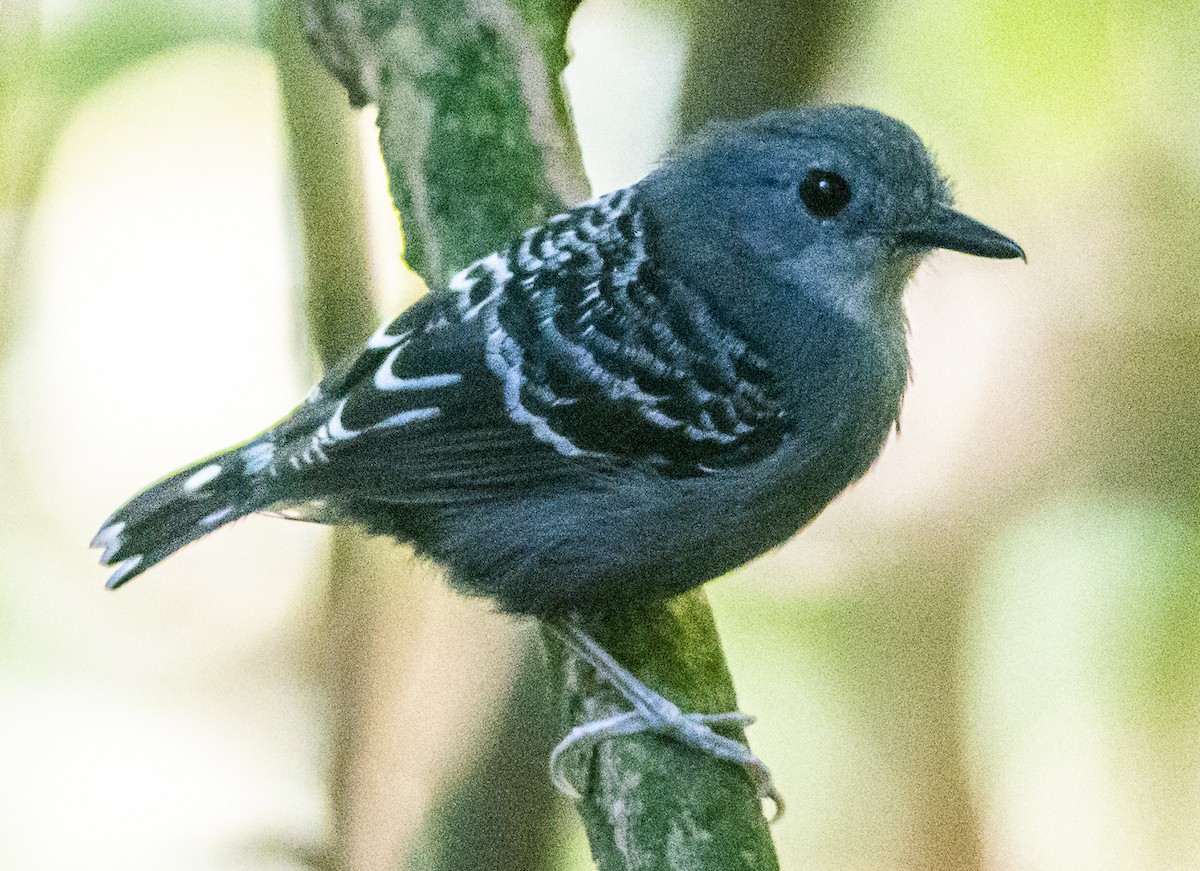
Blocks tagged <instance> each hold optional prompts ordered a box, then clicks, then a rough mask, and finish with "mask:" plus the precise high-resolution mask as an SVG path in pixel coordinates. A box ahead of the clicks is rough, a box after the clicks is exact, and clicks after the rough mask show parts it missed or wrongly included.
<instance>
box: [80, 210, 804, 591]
mask: <svg viewBox="0 0 1200 871" xmlns="http://www.w3.org/2000/svg"><path fill="white" fill-rule="evenodd" d="M638 199H639V197H638V192H637V189H636V187H634V188H627V189H623V190H619V191H616V192H614V193H611V194H608V195H606V196H603V197H600V198H598V199H596V200H593V201H591V202H589V203H585V204H584V205H581V206H579V207H577V208H575V209H573V210H572V211H569V212H567V213H565V214H562V215H558V216H556V217H553V218H551V219H550V220H549V221H548V222H547V223H546V224H545V225H544V226H542V227H538V228H535V229H532V230H529V231H528V232H526V233H525V234H524V236H523V237H522V238H521V239H520V240H518V241H516V242H514V243H513V244H512V245H510V246H509V247H507V248H505V249H503V250H501V251H499V252H497V253H494V254H491V255H489V256H487V257H484V258H483V259H481V260H479V261H477V262H476V263H474V264H472V265H471V266H469V267H468V268H467V269H465V270H463V271H462V272H461V273H459V274H458V275H457V276H456V277H455V278H454V279H453V280H452V281H451V284H450V288H449V290H448V291H443V292H435V293H431V294H430V295H428V296H427V297H426V298H424V299H423V300H422V301H421V302H419V303H418V304H416V305H415V306H413V307H412V308H411V309H409V310H407V311H406V312H404V313H403V314H401V315H400V316H399V317H398V318H397V319H396V320H394V321H392V322H391V323H388V324H385V325H384V326H383V327H381V328H380V329H379V331H377V332H376V333H375V334H374V335H373V336H372V337H371V338H370V339H369V340H368V341H367V344H366V348H365V349H364V351H363V353H362V354H361V355H360V356H359V357H358V358H357V359H355V360H353V361H351V362H350V363H348V364H346V365H344V366H342V367H340V368H339V369H337V370H335V371H333V372H331V373H329V374H328V375H327V376H326V378H325V379H324V380H322V382H321V383H320V384H318V385H317V386H316V387H315V388H314V389H313V391H312V393H311V394H310V395H309V397H308V399H307V400H306V401H305V403H304V404H302V405H301V406H300V407H299V408H297V409H296V410H295V411H294V412H293V413H292V414H291V415H290V416H289V417H288V418H286V419H285V420H284V421H283V422H282V423H280V424H279V425H277V426H276V427H275V428H273V429H271V430H269V431H267V432H265V433H264V434H262V435H260V436H258V437H257V438H255V439H253V440H251V441H250V442H248V443H246V444H244V445H242V446H240V447H236V448H233V449H231V450H229V451H227V452H225V453H223V454H220V455H218V456H215V457H212V458H210V459H209V460H207V461H204V462H202V463H198V464H196V465H194V466H192V467H190V468H187V469H185V470H183V471H181V472H179V473H177V474H175V475H172V476H171V477H169V478H167V479H165V480H164V481H162V482H160V483H158V484H156V485H155V486H153V487H151V488H150V489H148V490H146V491H145V492H143V493H141V494H140V495H139V496H137V497H135V498H134V499H133V500H131V501H130V502H129V503H128V504H127V505H125V506H124V507H122V508H121V509H120V510H118V511H117V512H116V513H115V514H114V515H113V516H112V517H111V518H109V520H108V521H106V523H105V525H104V527H103V528H102V529H101V531H100V532H99V533H98V535H97V536H96V539H95V541H94V542H93V544H94V546H97V547H103V548H104V553H103V556H102V561H103V562H104V563H105V564H107V565H115V566H116V571H115V572H114V573H113V575H112V577H111V578H110V580H109V586H110V587H115V586H119V585H120V584H122V583H124V582H126V581H128V580H130V579H131V578H133V577H134V576H136V575H137V574H139V573H141V572H142V571H144V570H146V569H147V568H149V567H150V566H152V565H154V564H155V563H158V562H159V561H161V560H162V559H164V558H166V557H167V556H169V555H170V554H171V553H173V552H174V551H176V550H178V549H179V548H181V547H183V546H184V545H186V544H188V543H189V542H192V541H194V540H196V539H198V538H200V537H201V536H203V535H206V534H207V533H209V532H212V531H213V530H214V529H216V528H218V527H220V526H222V525H224V524H226V523H229V522H231V521H233V520H236V519H238V518H240V517H243V516H245V515H247V514H249V513H252V512H254V511H258V510H262V509H266V508H287V507H289V506H303V505H306V504H308V505H312V504H319V505H320V506H322V507H321V510H320V511H316V512H314V511H312V510H309V511H308V512H307V513H308V516H309V517H310V518H314V519H321V520H350V521H357V522H360V523H364V524H365V525H367V526H368V527H370V528H373V529H375V530H377V531H383V532H389V533H392V534H395V535H397V536H398V537H401V538H407V539H410V540H414V541H416V543H417V545H418V547H420V546H421V538H422V536H423V535H424V534H426V532H427V531H428V530H429V528H430V526H429V524H430V523H431V522H432V520H433V519H436V517H437V513H438V511H439V510H443V509H446V508H453V509H455V510H462V509H463V508H464V507H466V506H469V505H470V504H472V503H476V504H481V508H480V510H486V506H485V505H483V503H495V502H496V501H497V500H500V501H510V500H511V501H520V500H522V499H527V498H530V497H535V496H538V495H546V494H553V493H555V492H557V491H559V490H561V489H563V488H574V489H578V488H581V487H583V488H587V487H595V488H603V486H604V482H605V480H606V476H609V475H612V474H614V473H615V472H617V471H618V470H620V469H623V468H626V469H627V468H628V467H630V466H640V467H644V468H646V469H647V470H652V471H653V472H654V473H655V474H659V475H662V476H665V477H667V478H675V479H680V478H690V477H695V476H705V475H712V474H719V472H720V470H721V469H723V468H727V467H732V466H741V465H745V464H748V463H752V462H754V461H755V460H757V459H760V458H762V457H764V456H766V455H767V454H769V453H771V452H772V451H774V450H775V449H776V448H777V447H778V445H779V442H780V439H781V438H782V436H783V433H784V429H785V425H786V421H785V416H784V413H783V410H782V408H781V404H780V400H779V397H778V395H777V391H776V388H775V385H774V381H773V378H772V375H771V373H770V371H769V370H768V367H767V364H766V362H765V361H764V359H763V358H762V357H760V356H759V355H758V354H756V353H755V352H754V350H753V349H751V348H749V347H747V345H746V343H745V342H744V341H743V340H742V338H740V337H739V336H737V335H735V334H734V333H733V331H732V330H731V328H730V326H729V325H728V324H723V323H721V322H720V321H719V320H718V318H717V317H716V316H715V315H714V313H713V311H712V310H711V309H710V307H709V306H708V305H706V303H705V302H704V300H703V299H702V298H701V297H700V296H699V295H697V294H696V293H694V292H693V291H692V290H690V289H689V288H688V287H685V286H682V285H681V284H679V283H678V282H676V281H673V280H672V279H671V278H670V277H669V276H667V275H665V274H664V271H663V270H661V269H659V268H658V266H657V264H656V258H655V251H654V244H655V228H654V227H653V226H651V225H650V224H651V219H650V216H648V215H647V214H646V212H645V211H644V210H643V209H641V208H640V206H639V202H638ZM302 513H303V512H302Z"/></svg>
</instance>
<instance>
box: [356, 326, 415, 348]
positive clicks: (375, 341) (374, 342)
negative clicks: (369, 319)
mask: <svg viewBox="0 0 1200 871" xmlns="http://www.w3.org/2000/svg"><path fill="white" fill-rule="evenodd" d="M394 323H395V321H384V322H383V323H382V324H380V325H379V329H377V330H376V331H375V332H374V333H372V334H371V338H369V339H367V347H368V348H390V347H392V346H393V345H399V344H401V343H402V342H405V341H407V339H408V338H409V337H410V336H411V335H412V330H405V331H404V332H402V333H400V334H399V335H395V336H393V335H389V334H388V328H389V327H391V326H392V324H394Z"/></svg>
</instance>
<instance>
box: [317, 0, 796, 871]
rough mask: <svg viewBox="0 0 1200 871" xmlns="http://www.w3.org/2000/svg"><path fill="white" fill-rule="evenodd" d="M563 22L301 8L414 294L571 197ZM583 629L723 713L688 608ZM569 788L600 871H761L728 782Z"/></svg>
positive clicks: (732, 772) (647, 753) (679, 777)
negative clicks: (375, 152) (371, 110)
mask: <svg viewBox="0 0 1200 871" xmlns="http://www.w3.org/2000/svg"><path fill="white" fill-rule="evenodd" d="M576 6H577V0H513V2H506V0H309V3H308V5H307V7H306V9H307V25H308V31H309V37H310V40H311V41H312V43H313V45H314V47H315V49H316V51H317V53H318V55H319V56H320V57H321V58H322V60H323V62H324V63H325V65H326V67H327V69H329V71H330V72H331V73H332V74H333V75H334V76H335V77H337V78H338V79H339V80H340V81H341V82H342V83H343V84H344V85H345V86H346V89H347V93H348V95H349V97H350V100H351V102H352V103H354V104H356V105H363V104H365V103H368V102H375V103H377V104H378V106H379V127H380V146H381V148H382V151H383V156H384V161H385V163H386V165H387V169H388V176H389V179H390V182H391V190H392V196H393V199H394V201H395V203H396V207H397V209H398V210H399V212H400V215H401V218H402V222H403V226H404V231H405V250H406V259H407V260H408V262H409V265H410V266H412V267H413V269H415V270H416V271H417V272H418V273H420V274H421V275H422V276H424V277H425V279H426V281H427V282H429V283H430V284H431V285H433V286H442V285H444V283H445V282H446V280H447V279H448V278H449V277H450V276H451V275H452V274H453V273H454V272H455V271H456V270H458V269H460V268H462V267H463V266H465V265H466V264H467V263H469V262H471V261H472V260H474V259H475V258H477V257H479V256H481V255H484V254H486V253H488V252H489V251H492V250H494V249H496V248H497V247H499V246H501V245H503V244H505V243H506V242H508V241H509V240H510V239H512V238H515V237H516V236H518V235H519V234H520V233H521V232H523V231H524V230H525V229H526V228H528V227H529V226H532V225H535V224H537V223H539V222H541V221H543V220H544V219H545V218H546V217H548V216H549V215H551V214H553V213H554V212H556V211H558V210H560V209H561V208H563V207H564V206H566V205H569V204H572V203H574V202H577V201H579V200H581V199H583V198H584V197H585V196H586V193H587V189H586V184H585V181H584V175H583V171H582V164H581V162H580V160H579V155H578V148H577V145H576V141H575V137H574V134H573V131H572V129H571V125H570V120H569V117H568V113H567V110H566V104H565V101H564V99H563V96H562V93H561V90H560V88H559V76H560V74H561V72H562V69H563V67H564V66H565V64H566V54H565V51H564V49H563V45H564V39H565V35H566V29H567V24H568V23H569V20H570V16H571V14H572V13H573V12H574V9H575V7H576ZM586 629H587V630H588V631H589V632H590V633H591V634H592V635H593V636H594V637H596V638H597V639H598V640H599V641H600V642H601V643H602V644H604V645H605V646H606V647H607V648H608V649H609V650H610V651H611V652H612V653H613V654H614V655H615V656H617V658H618V659H619V660H621V661H622V662H623V663H624V664H625V665H626V666H628V667H629V668H630V669H632V670H633V671H634V672H635V673H636V674H638V675H639V676H640V677H641V678H642V679H644V680H645V681H646V682H647V683H648V684H649V685H650V686H652V687H653V688H655V689H657V690H659V691H660V692H662V693H663V694H665V695H666V696H667V697H669V698H671V699H673V700H675V701H676V702H677V703H679V704H680V706H681V707H682V708H683V709H684V710H685V711H700V712H708V713H718V712H723V711H731V710H734V709H735V708H736V700H735V698H734V692H733V685H732V682H731V680H730V677H729V672H728V669H727V667H726V665H725V659H724V654H723V652H722V650H721V646H720V640H719V638H718V636H717V632H716V628H715V625H714V623H713V618H712V612H711V610H710V608H709V606H708V602H707V599H706V598H705V596H704V594H703V593H702V592H699V591H696V592H693V593H690V594H688V595H686V596H683V597H681V598H679V599H676V600H675V601H673V602H670V603H667V604H665V605H662V606H660V607H657V608H653V609H642V610H639V611H638V612H637V613H629V614H624V615H617V616H611V615H610V616H608V617H605V618H604V619H602V620H593V621H591V622H589V623H588V624H587V626H586ZM548 647H549V650H550V657H551V667H552V672H553V674H555V675H556V676H557V677H558V678H559V682H560V687H559V689H560V690H561V696H562V698H563V700H564V710H565V712H566V713H567V716H568V718H569V719H570V720H571V721H572V722H573V723H580V722H583V721H586V720H590V719H594V718H596V717H598V716H603V715H605V714H608V713H613V712H615V711H616V710H618V709H619V707H620V704H619V702H618V700H617V699H616V698H614V697H613V696H612V695H611V690H610V689H609V688H608V687H607V686H605V685H598V684H597V682H596V680H595V678H594V675H593V674H592V672H591V669H590V668H589V667H587V666H585V665H583V664H581V663H580V662H579V661H577V660H576V659H575V658H574V657H573V656H570V655H568V654H567V653H566V652H565V651H564V650H563V649H562V648H561V647H560V646H559V645H558V643H557V641H556V640H553V639H551V640H549V641H548ZM731 735H732V736H733V737H737V738H738V739H740V740H744V735H742V734H741V733H740V730H734V731H733V732H731ZM576 783H578V785H579V786H580V788H581V789H582V791H583V792H584V798H583V799H582V801H581V802H580V803H579V811H580V814H581V816H582V818H583V821H584V825H585V826H586V828H587V833H588V838H589V841H590V843H591V846H592V853H593V855H594V857H595V859H596V862H597V864H598V865H599V867H600V868H601V869H602V871H616V869H630V871H631V869H683V868H687V869H709V868H711V869H718V868H719V869H734V868H739V869H743V868H744V869H773V868H777V867H778V862H777V860H776V858H775V852H774V847H773V845H772V843H771V839H770V834H769V832H768V829H767V824H766V821H765V820H764V818H763V815H762V808H761V806H760V802H759V800H758V798H757V797H756V794H755V785H754V783H753V782H752V781H751V778H750V777H749V775H748V774H747V773H746V772H744V771H742V770H741V769H740V768H739V767H737V766H734V765H731V764H729V763H725V762H720V761H718V760H716V759H711V758H707V757H705V756H703V755H701V754H698V753H696V752H694V751H692V750H688V749H686V748H684V747H682V746H680V745H678V744H676V743H674V742H672V741H669V740H666V739H663V738H659V737H656V736H652V735H640V736H634V737H629V738H622V739H618V740H615V741H608V742H604V743H602V744H600V745H599V746H598V747H596V748H595V750H594V752H593V753H592V754H591V756H590V758H589V759H588V760H586V761H585V762H581V763H580V769H579V771H578V774H577V777H576Z"/></svg>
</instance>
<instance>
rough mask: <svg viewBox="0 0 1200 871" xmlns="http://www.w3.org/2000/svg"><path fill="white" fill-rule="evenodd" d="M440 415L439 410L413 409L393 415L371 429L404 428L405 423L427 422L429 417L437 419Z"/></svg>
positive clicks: (440, 411)
mask: <svg viewBox="0 0 1200 871" xmlns="http://www.w3.org/2000/svg"><path fill="white" fill-rule="evenodd" d="M441 413H442V410H441V409H440V408H413V409H409V410H408V411H402V412H400V413H399V414H393V415H392V416H391V417H386V418H384V419H383V420H381V421H379V423H377V424H375V425H374V426H372V427H371V429H373V430H376V429H388V428H390V427H394V426H404V425H405V424H406V423H414V422H416V421H418V420H428V419H429V418H431V417H437V416H438V415H439V414H441Z"/></svg>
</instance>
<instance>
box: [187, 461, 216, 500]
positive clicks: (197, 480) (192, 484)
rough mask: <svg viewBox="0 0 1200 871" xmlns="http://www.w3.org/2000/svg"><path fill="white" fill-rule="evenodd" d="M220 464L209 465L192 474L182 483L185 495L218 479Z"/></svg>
mask: <svg viewBox="0 0 1200 871" xmlns="http://www.w3.org/2000/svg"><path fill="white" fill-rule="evenodd" d="M221 471H222V470H221V464H220V463H209V464H208V465H207V466H205V467H204V468H203V469H200V470H199V471H197V472H195V473H194V474H192V476H191V477H189V478H188V479H187V480H186V481H184V482H183V489H184V492H186V493H195V492H196V491H197V490H199V489H200V488H201V487H203V486H204V485H205V484H207V483H208V482H209V481H211V480H213V479H214V478H216V477H218V476H219V475H220V474H221Z"/></svg>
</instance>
